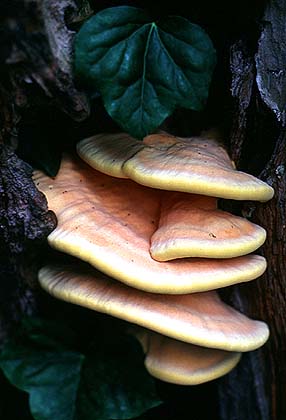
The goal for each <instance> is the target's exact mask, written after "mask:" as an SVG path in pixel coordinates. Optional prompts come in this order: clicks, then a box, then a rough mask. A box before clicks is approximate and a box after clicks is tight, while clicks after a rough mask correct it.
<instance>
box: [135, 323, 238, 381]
mask: <svg viewBox="0 0 286 420" xmlns="http://www.w3.org/2000/svg"><path fill="white" fill-rule="evenodd" d="M131 333H132V329H131ZM133 334H134V335H135V336H136V338H137V339H138V340H139V342H140V343H141V345H142V347H143V351H144V353H145V361H144V364H145V367H146V369H147V371H148V372H149V373H150V375H152V376H154V377H155V378H157V379H160V380H161V381H165V382H169V383H172V384H176V385H199V384H202V383H204V382H208V381H212V380H214V379H216V378H219V377H221V376H223V375H226V374H227V373H228V372H230V371H231V370H232V369H233V368H234V367H235V366H236V365H237V363H238V362H239V360H240V358H241V353H236V352H230V351H223V350H217V349H209V348H206V347H199V346H195V345H193V344H187V343H183V342H182V341H178V340H174V339H171V338H168V337H166V336H164V335H161V334H157V333H154V332H153V331H149V330H146V329H140V330H137V329H135V331H134V332H133Z"/></svg>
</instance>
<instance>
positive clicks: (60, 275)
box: [39, 264, 269, 352]
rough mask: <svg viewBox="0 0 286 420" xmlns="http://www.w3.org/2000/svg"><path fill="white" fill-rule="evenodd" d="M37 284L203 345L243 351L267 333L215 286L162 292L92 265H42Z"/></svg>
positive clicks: (71, 299)
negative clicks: (224, 298)
mask: <svg viewBox="0 0 286 420" xmlns="http://www.w3.org/2000/svg"><path fill="white" fill-rule="evenodd" d="M39 281H40V284H41V286H42V287H43V288H44V289H45V290H46V291H47V292H48V293H50V294H51V295H53V296H55V297H57V298H59V299H62V300H65V301H67V302H70V303H74V304H77V305H80V306H84V307H86V308H89V309H93V310H95V311H97V312H102V313H105V314H108V315H112V316H114V317H116V318H120V319H123V320H125V321H128V322H131V323H134V324H137V325H140V326H142V327H145V328H148V329H150V330H153V331H156V332H158V333H161V334H163V335H166V336H168V337H172V338H175V339H177V340H180V341H184V342H187V343H192V344H196V345H199V346H203V347H210V348H217V349H222V350H227V351H237V352H245V351H249V350H254V349H256V348H258V347H260V346H262V345H263V344H264V343H265V341H266V340H267V338H268V335H269V331H268V327H267V325H266V324H265V323H264V322H261V321H255V320H252V319H249V318H248V317H246V316H245V315H243V314H241V313H240V312H238V311H236V310H235V309H233V308H231V307H230V306H229V305H227V304H225V303H224V302H222V301H221V299H220V298H219V296H218V294H217V293H216V292H215V291H211V292H204V293H193V294H186V295H163V294H154V293H148V292H144V291H142V290H137V289H134V288H133V287H129V286H126V285H124V284H122V283H120V282H118V281H116V280H114V279H112V278H110V277H107V276H104V275H103V274H102V273H100V272H97V271H95V270H94V269H92V268H88V267H87V268H84V269H82V268H80V264H78V265H77V266H75V265H74V266H72V267H70V268H69V267H63V266H46V267H44V268H42V269H41V270H40V272H39Z"/></svg>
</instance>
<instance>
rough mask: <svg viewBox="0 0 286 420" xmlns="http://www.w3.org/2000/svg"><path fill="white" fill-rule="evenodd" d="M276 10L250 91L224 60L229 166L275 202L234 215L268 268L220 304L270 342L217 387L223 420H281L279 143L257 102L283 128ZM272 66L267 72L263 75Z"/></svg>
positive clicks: (285, 139)
mask: <svg viewBox="0 0 286 420" xmlns="http://www.w3.org/2000/svg"><path fill="white" fill-rule="evenodd" d="M281 3H284V9H283V10H284V12H285V2H276V1H273V2H272V3H271V2H270V4H269V5H268V7H267V9H266V14H265V16H266V19H267V22H266V26H265V28H264V30H263V32H262V35H261V38H260V42H259V49H258V54H257V55H256V65H257V72H258V73H257V74H258V75H257V79H256V81H257V87H258V89H257V87H256V84H255V61H254V56H253V55H252V56H251V54H249V52H247V48H246V47H245V45H243V43H238V44H236V45H234V46H233V48H232V54H231V69H232V74H233V83H232V94H233V96H234V97H235V98H236V106H235V114H234V124H233V127H232V133H231V149H232V154H233V158H234V160H235V161H236V163H237V164H238V167H239V168H242V169H246V170H249V171H250V172H254V173H256V174H257V175H258V173H259V172H261V173H260V178H261V179H263V180H265V181H266V182H268V183H269V184H270V185H272V186H273V188H274V190H275V196H274V198H273V199H272V200H271V201H270V202H269V203H265V204H255V203H246V204H244V206H243V208H242V209H241V210H242V213H243V214H244V215H245V216H246V217H248V218H249V219H250V220H252V221H253V222H255V223H258V224H260V225H262V226H264V227H265V229H266V230H267V233H268V239H267V241H266V243H265V245H264V246H263V247H262V249H261V253H262V255H264V256H265V257H266V259H267V261H268V269H267V271H266V273H265V274H264V276H262V278H260V279H259V280H257V281H255V282H252V283H250V284H247V285H243V286H242V285H240V286H239V287H235V288H233V289H232V292H231V294H230V295H229V296H228V299H229V300H230V301H231V302H232V304H233V305H234V306H236V307H237V308H238V309H240V310H241V311H243V312H245V313H247V314H248V315H249V316H251V317H254V318H258V319H263V320H264V321H265V322H267V323H268V325H269V327H270V332H271V335H270V339H269V341H268V343H267V344H266V345H265V346H264V347H263V348H262V349H260V350H259V351H257V352H253V353H251V354H249V355H245V356H244V358H243V360H242V363H241V364H240V365H239V366H238V368H237V369H236V370H235V371H234V372H232V373H231V374H230V375H228V376H227V377H226V378H224V379H223V380H222V381H221V382H220V386H219V393H220V407H221V410H220V411H221V418H222V419H223V420H243V419H254V420H256V419H257V420H270V419H271V420H280V419H282V418H286V399H285V396H286V391H285V390H286V359H285V354H286V275H285V273H286V271H285V268H286V258H285V253H286V248H285V244H286V219H285V218H286V201H285V193H286V191H285V189H286V172H285V162H286V135H285V129H284V128H283V127H282V125H280V126H279V124H277V123H276V122H275V118H273V116H272V115H271V111H270V110H267V109H266V108H265V107H264V105H263V104H262V102H261V100H260V97H259V93H260V94H261V97H262V99H263V100H264V101H265V103H266V104H267V105H268V106H270V107H271V109H272V111H274V113H275V114H276V116H277V118H278V119H279V120H280V121H281V123H283V121H284V117H283V115H284V110H283V112H282V105H281V103H282V102H283V101H284V102H283V106H284V104H285V98H284V92H285V80H284V81H283V77H284V70H283V68H285V60H284V58H283V55H280V56H279V54H278V55H276V53H277V52H278V51H279V50H280V48H282V45H283V41H282V38H283V36H284V35H285V31H284V32H283V35H282V38H281V37H280V39H279V34H280V32H281V25H282V23H283V24H284V26H283V27H284V28H285V22H286V19H285V13H284V12H283V13H282V14H281V15H279V19H278V12H279V11H281V7H282V6H281ZM281 20H282V22H281ZM270 28H272V31H271V30H270ZM275 60H276V71H275V72H273V71H272V70H271V71H270V69H271V68H272V67H273V65H274V64H273V63H274V61H275ZM283 60H284V61H283ZM270 63H272V64H270ZM282 63H284V64H282ZM283 66H284V67H283ZM277 74H278V75H279V78H278V79H277ZM258 90H259V93H258ZM278 109H280V111H279V113H278V111H277V110H278ZM263 144H264V145H266V147H265V146H264V145H263ZM250 145H251V146H250Z"/></svg>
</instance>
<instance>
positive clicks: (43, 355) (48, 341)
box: [0, 318, 161, 420]
mask: <svg viewBox="0 0 286 420" xmlns="http://www.w3.org/2000/svg"><path fill="white" fill-rule="evenodd" d="M77 342H80V339H79V338H78V337H77V335H76V334H75V333H74V332H73V331H71V330H69V328H68V327H67V326H66V325H60V324H58V323H55V322H53V323H51V322H47V321H43V320H40V319H35V318H27V319H25V320H24V322H23V325H22V328H21V329H20V331H19V332H18V333H17V335H16V336H15V337H14V338H13V340H11V341H10V342H9V343H7V344H6V345H5V347H4V349H3V350H2V353H1V355H0V367H1V369H2V370H3V372H4V374H5V375H6V377H7V378H8V380H9V381H10V382H11V383H12V384H14V385H15V386H16V387H18V388H20V389H21V390H24V391H26V392H28V393H29V394H30V409H31V413H32V416H33V418H34V419H35V420H54V419H57V420H109V419H110V418H113V419H115V420H116V419H129V418H132V417H135V416H139V415H140V414H142V413H144V412H145V411H146V410H148V409H150V408H152V407H154V406H156V405H158V404H160V402H161V401H160V400H159V399H158V398H157V396H156V391H155V387H154V382H153V380H152V378H151V377H150V376H149V375H148V373H147V372H146V370H145V368H144V365H143V353H142V351H141V348H140V346H139V344H138V343H137V342H136V341H135V340H134V339H132V338H131V337H129V336H127V335H125V334H122V333H118V332H116V331H112V332H111V331H108V332H106V333H105V334H103V333H102V332H100V333H97V335H95V340H94V343H93V344H91V345H90V347H89V351H88V352H87V353H86V354H83V353H81V352H79V351H78V350H77V345H76V343H77Z"/></svg>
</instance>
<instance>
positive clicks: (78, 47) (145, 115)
mask: <svg viewBox="0 0 286 420" xmlns="http://www.w3.org/2000/svg"><path fill="white" fill-rule="evenodd" d="M215 62H216V54H215V50H214V48H213V45H212V42H211V40H210V38H209V37H208V35H207V34H206V32H205V31H204V30H203V29H202V28H201V27H200V26H198V25H195V24H193V23H191V22H189V21H188V20H187V19H185V18H182V17H178V16H171V17H168V18H166V19H163V20H161V21H158V22H154V21H152V19H150V18H149V16H148V15H147V14H146V13H145V11H143V10H141V9H137V8H135V7H129V6H120V7H114V8H108V9H105V10H103V11H101V12H99V13H97V14H96V15H94V16H93V17H92V18H90V19H89V20H88V21H87V22H85V24H84V25H83V26H82V27H81V29H80V31H79V33H78V34H77V36H76V41H75V72H76V74H77V75H78V76H79V77H80V78H81V79H83V80H85V81H86V82H88V83H89V84H90V85H92V86H93V87H95V88H97V89H98V90H99V91H100V92H101V95H102V97H103V101H104V104H105V107H106V110H107V111H108V113H109V114H110V115H111V117H112V118H113V119H114V120H115V121H116V122H117V123H119V124H120V125H121V126H122V128H123V129H124V130H126V131H128V132H129V133H130V134H131V135H133V136H135V137H138V138H142V137H144V136H145V135H146V134H148V133H150V132H152V131H153V130H154V129H155V128H157V127H158V126H159V125H160V124H161V123H162V122H163V120H164V119H165V118H166V117H167V116H168V115H170V114H171V113H172V112H173V110H174V109H175V108H176V107H178V106H179V107H185V108H190V109H193V110H201V109H202V108H203V106H204V105H205V103H206V100H207V96H208V89H209V84H210V81H211V76H212V72H213V68H214V66H215Z"/></svg>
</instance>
